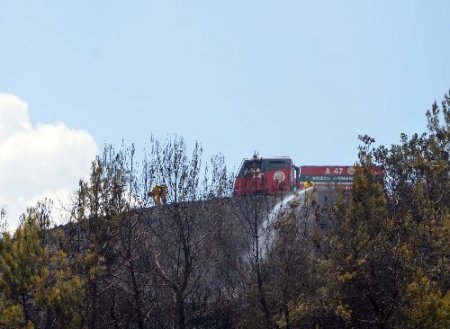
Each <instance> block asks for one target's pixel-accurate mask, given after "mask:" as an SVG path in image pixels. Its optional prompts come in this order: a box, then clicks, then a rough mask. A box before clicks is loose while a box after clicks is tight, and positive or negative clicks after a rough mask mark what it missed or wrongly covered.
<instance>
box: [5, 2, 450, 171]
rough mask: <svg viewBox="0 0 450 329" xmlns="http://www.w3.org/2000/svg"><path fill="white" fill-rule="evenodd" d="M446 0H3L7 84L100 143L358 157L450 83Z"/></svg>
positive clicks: (418, 120) (37, 118) (407, 128)
mask: <svg viewBox="0 0 450 329" xmlns="http://www.w3.org/2000/svg"><path fill="white" fill-rule="evenodd" d="M449 32H450V2H449V1H444V0H441V1H439V0H436V1H418V0H412V1H361V0H354V1H262V0H259V1H243V0H241V1H185V0H179V1H170V0H165V1H127V2H125V1H17V0H15V1H5V0H3V1H2V6H1V10H0V92H3V93H8V94H13V95H15V96H17V97H19V98H20V99H21V100H23V101H25V102H26V103H27V104H28V107H29V117H30V120H31V122H32V123H40V122H43V123H45V122H62V123H64V124H65V125H67V126H68V127H70V128H73V129H81V130H84V131H86V132H88V133H90V134H91V135H92V136H93V137H94V139H95V141H96V143H97V145H98V146H99V147H100V148H101V147H102V145H103V144H104V143H105V142H107V143H112V144H116V145H117V144H119V143H120V141H121V139H123V138H124V139H125V140H126V141H127V142H130V143H131V142H135V144H136V145H137V147H138V149H139V148H143V147H144V144H145V142H146V141H148V140H149V136H150V134H152V133H153V134H155V135H156V136H159V137H163V136H165V135H166V134H172V133H176V134H178V135H180V136H183V137H184V138H185V139H186V141H187V143H188V144H192V143H193V142H194V141H195V140H198V141H199V142H200V143H201V144H202V145H203V147H204V149H205V151H206V153H207V154H215V153H219V152H220V153H222V154H223V155H224V156H225V157H226V159H227V162H228V164H229V166H230V167H231V168H233V167H237V166H238V165H239V162H240V160H241V159H242V158H243V157H248V156H251V154H252V152H253V151H255V150H257V151H259V153H260V154H261V155H289V156H291V157H292V158H293V159H294V161H295V163H296V164H298V165H313V164H330V165H331V164H352V163H353V162H354V161H355V160H356V154H357V151H356V148H357V145H358V140H357V136H358V134H370V135H372V136H373V137H375V139H376V140H377V142H379V143H381V144H391V143H396V142H397V141H398V140H399V135H400V133H402V132H405V133H407V134H410V133H412V132H421V131H424V130H425V128H426V120H425V115H424V114H425V111H426V110H427V109H428V108H430V106H431V104H432V102H433V101H434V100H437V101H440V100H441V99H442V98H443V95H444V93H446V92H447V91H448V90H449V88H450V61H449V54H450V51H449V48H450V43H449V42H448V40H449Z"/></svg>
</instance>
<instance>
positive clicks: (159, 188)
mask: <svg viewBox="0 0 450 329" xmlns="http://www.w3.org/2000/svg"><path fill="white" fill-rule="evenodd" d="M148 195H149V196H151V197H152V198H153V202H154V203H155V205H156V206H159V205H161V204H163V205H165V204H167V186H166V185H164V184H162V185H155V186H154V187H153V189H152V190H151V191H150V192H149V193H148Z"/></svg>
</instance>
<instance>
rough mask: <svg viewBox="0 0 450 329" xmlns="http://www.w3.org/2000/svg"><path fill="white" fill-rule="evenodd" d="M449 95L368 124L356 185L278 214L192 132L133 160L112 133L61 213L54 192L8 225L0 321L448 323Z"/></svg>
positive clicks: (0, 253) (0, 220)
mask: <svg viewBox="0 0 450 329" xmlns="http://www.w3.org/2000/svg"><path fill="white" fill-rule="evenodd" d="M449 106H450V98H449V95H446V96H445V98H444V101H443V102H442V103H441V104H440V105H438V104H433V106H432V108H431V110H430V111H428V112H427V114H426V118H427V123H428V124H427V128H428V131H427V132H426V133H423V134H414V135H413V136H406V135H402V136H401V139H400V143H399V144H396V145H392V146H390V147H387V146H378V147H374V146H373V145H374V140H373V139H372V138H371V137H369V136H361V137H360V139H361V146H360V149H359V163H358V169H357V172H356V174H355V178H354V184H353V188H352V191H351V193H348V192H346V191H340V190H339V188H338V187H337V188H336V189H329V188H328V189H319V188H317V189H315V190H314V191H312V192H309V193H306V192H305V193H304V195H303V196H302V197H299V198H297V199H296V200H295V201H293V202H291V203H289V204H288V206H287V207H283V209H281V208H280V209H281V210H279V211H278V212H277V213H274V209H277V208H276V207H275V208H274V206H275V205H276V204H278V203H279V202H281V201H282V199H283V198H284V197H285V196H283V195H280V196H278V197H268V196H263V195H254V196H253V195H252V196H248V197H233V196H232V194H233V193H232V183H233V178H232V174H230V173H229V172H228V170H227V168H226V166H225V162H224V159H223V157H221V156H220V155H219V156H215V157H213V158H212V159H211V161H209V162H208V163H207V164H202V162H201V159H202V149H201V146H200V145H199V144H195V145H194V146H193V148H192V152H188V151H187V148H186V146H185V145H184V142H183V139H181V138H178V137H171V138H167V139H166V140H164V141H162V142H161V141H158V140H155V139H153V138H152V139H151V140H150V143H149V148H148V149H147V150H145V152H144V156H143V157H142V156H140V157H139V158H140V159H141V160H139V161H137V160H136V158H137V157H136V154H135V153H136V152H135V149H134V146H131V147H128V148H122V149H121V150H119V151H117V150H115V149H114V148H113V147H111V146H108V147H106V148H105V149H104V152H103V154H102V155H101V156H99V157H98V158H97V159H95V161H93V163H92V168H91V175H90V179H89V180H87V181H80V184H79V188H78V191H77V194H76V198H75V200H74V206H73V209H72V211H71V217H70V218H71V219H70V221H69V222H68V223H67V224H65V225H62V226H57V227H55V226H54V225H52V216H51V201H49V200H46V201H44V202H41V203H39V204H38V205H37V206H36V207H35V208H32V209H29V210H28V211H27V213H26V214H24V215H23V217H22V224H21V226H20V227H19V228H18V229H17V230H16V231H15V233H14V234H12V235H11V234H10V233H8V232H6V231H5V232H3V235H2V238H1V240H0V328H91V329H96V328H98V329H100V328H139V329H144V328H178V329H184V328H267V329H269V328H449V327H450V213H449V209H450V176H449V174H450V171H449V170H450V159H449V151H450V111H449V108H448V107H449ZM142 159H143V160H142ZM374 165H376V166H378V167H380V168H381V169H382V171H383V180H380V179H379V177H377V176H375V175H374V174H373V171H372V170H371V168H372V167H373V166H374ZM155 184H164V185H166V186H167V190H168V195H167V205H162V206H156V207H155V206H153V204H152V200H151V199H150V198H149V196H148V191H149V190H150V189H151V187H152V186H154V185H155ZM273 216H276V220H273V218H274V217H273ZM4 218H5V212H4V210H2V211H1V216H0V224H1V225H0V227H2V228H3V227H4V225H3V224H4ZM3 230H4V229H3Z"/></svg>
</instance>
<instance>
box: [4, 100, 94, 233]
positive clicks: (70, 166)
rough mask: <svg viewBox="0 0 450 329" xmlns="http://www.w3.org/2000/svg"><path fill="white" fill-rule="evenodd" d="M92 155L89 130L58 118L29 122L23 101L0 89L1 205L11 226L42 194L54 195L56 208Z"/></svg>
mask: <svg viewBox="0 0 450 329" xmlns="http://www.w3.org/2000/svg"><path fill="white" fill-rule="evenodd" d="M96 154H98V148H97V145H96V143H95V140H94V138H93V137H92V135H90V134H89V133H88V132H86V131H83V130H77V129H71V128H69V127H67V126H66V125H65V124H64V123H61V122H57V123H38V124H36V125H32V124H31V123H30V119H29V116H28V105H27V103H25V102H23V101H22V100H20V99H19V98H18V97H16V96H14V95H10V94H2V93H0V206H6V210H7V219H8V224H9V227H10V229H13V228H15V227H16V226H17V224H18V221H19V216H20V214H21V213H23V212H25V210H26V207H29V206H33V205H35V203H36V201H37V200H42V199H43V198H44V197H49V198H52V199H54V204H55V206H56V207H55V212H59V211H58V210H59V209H58V207H59V205H61V204H67V202H68V201H69V200H70V194H71V193H72V191H73V190H74V189H76V187H77V184H78V181H79V179H80V178H82V177H87V175H88V172H89V167H90V163H91V161H92V160H93V159H94V157H95V155H96Z"/></svg>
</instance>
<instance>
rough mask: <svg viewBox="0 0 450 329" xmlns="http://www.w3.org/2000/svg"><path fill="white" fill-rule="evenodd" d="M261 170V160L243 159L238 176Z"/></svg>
mask: <svg viewBox="0 0 450 329" xmlns="http://www.w3.org/2000/svg"><path fill="white" fill-rule="evenodd" d="M252 170H253V174H254V173H255V172H260V171H261V160H245V161H244V163H243V164H242V167H241V170H240V171H239V176H248V175H250V174H251V173H252Z"/></svg>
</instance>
